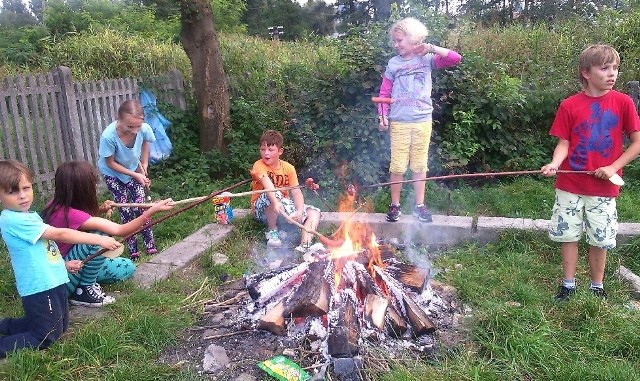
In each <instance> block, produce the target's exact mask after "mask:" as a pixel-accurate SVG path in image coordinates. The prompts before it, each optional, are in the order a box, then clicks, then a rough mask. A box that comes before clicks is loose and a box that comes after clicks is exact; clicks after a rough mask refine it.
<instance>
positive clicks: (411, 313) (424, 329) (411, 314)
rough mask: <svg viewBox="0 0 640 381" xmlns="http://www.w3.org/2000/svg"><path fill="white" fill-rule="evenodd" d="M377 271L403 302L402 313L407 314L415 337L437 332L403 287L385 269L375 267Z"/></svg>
mask: <svg viewBox="0 0 640 381" xmlns="http://www.w3.org/2000/svg"><path fill="white" fill-rule="evenodd" d="M374 268H375V271H376V273H377V274H378V275H380V277H381V278H382V279H383V280H384V281H385V282H386V284H387V286H388V287H389V289H390V291H391V294H393V296H394V297H395V298H396V299H397V300H398V301H402V303H403V304H402V306H401V307H402V311H404V312H405V313H406V316H407V318H408V319H409V323H410V324H411V328H412V330H413V335H414V336H416V337H417V336H420V335H424V334H426V333H432V332H434V331H435V330H436V327H435V325H434V324H433V322H431V319H429V317H428V316H427V314H426V313H425V312H424V310H423V309H422V308H420V306H419V305H418V304H417V303H416V302H415V301H414V300H413V298H412V297H411V296H410V295H408V294H407V293H406V292H405V291H404V290H403V289H402V286H401V285H400V284H399V283H398V281H396V280H395V279H394V278H392V277H390V276H389V275H388V274H387V273H386V272H385V270H384V269H382V268H380V267H378V266H374Z"/></svg>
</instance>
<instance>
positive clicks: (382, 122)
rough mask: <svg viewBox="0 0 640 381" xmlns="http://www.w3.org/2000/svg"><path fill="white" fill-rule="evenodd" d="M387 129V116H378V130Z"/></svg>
mask: <svg viewBox="0 0 640 381" xmlns="http://www.w3.org/2000/svg"><path fill="white" fill-rule="evenodd" d="M388 129H389V118H388V117H387V116H386V115H379V116H378V130H380V131H386V130H388Z"/></svg>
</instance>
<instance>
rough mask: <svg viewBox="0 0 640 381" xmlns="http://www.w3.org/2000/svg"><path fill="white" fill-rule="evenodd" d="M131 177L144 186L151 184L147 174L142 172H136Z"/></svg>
mask: <svg viewBox="0 0 640 381" xmlns="http://www.w3.org/2000/svg"><path fill="white" fill-rule="evenodd" d="M132 177H133V178H134V180H136V181H137V182H139V183H140V184H141V185H142V186H144V187H148V186H150V185H151V180H149V179H148V178H147V176H145V175H143V174H142V173H138V172H136V174H135V175H133V176H132Z"/></svg>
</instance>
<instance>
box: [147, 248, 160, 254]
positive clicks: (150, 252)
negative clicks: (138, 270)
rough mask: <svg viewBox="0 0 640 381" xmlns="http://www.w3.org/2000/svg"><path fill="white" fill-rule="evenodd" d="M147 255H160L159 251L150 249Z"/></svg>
mask: <svg viewBox="0 0 640 381" xmlns="http://www.w3.org/2000/svg"><path fill="white" fill-rule="evenodd" d="M147 254H149V255H154V254H158V249H148V250H147Z"/></svg>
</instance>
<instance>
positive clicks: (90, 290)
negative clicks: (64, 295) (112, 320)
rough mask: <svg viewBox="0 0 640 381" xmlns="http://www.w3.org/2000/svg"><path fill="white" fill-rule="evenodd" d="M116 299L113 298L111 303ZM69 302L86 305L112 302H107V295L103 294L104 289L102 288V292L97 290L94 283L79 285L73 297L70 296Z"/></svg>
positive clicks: (95, 305)
mask: <svg viewBox="0 0 640 381" xmlns="http://www.w3.org/2000/svg"><path fill="white" fill-rule="evenodd" d="M111 299H113V298H111ZM114 301H115V299H113V301H111V303H113V302H114ZM69 303H71V304H73V305H75V306H86V307H102V306H104V305H106V304H110V303H105V297H104V296H103V295H102V291H101V290H100V292H98V291H96V289H95V288H94V285H92V284H91V285H85V286H78V287H77V288H76V290H75V291H74V292H73V295H71V297H70V298H69Z"/></svg>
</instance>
